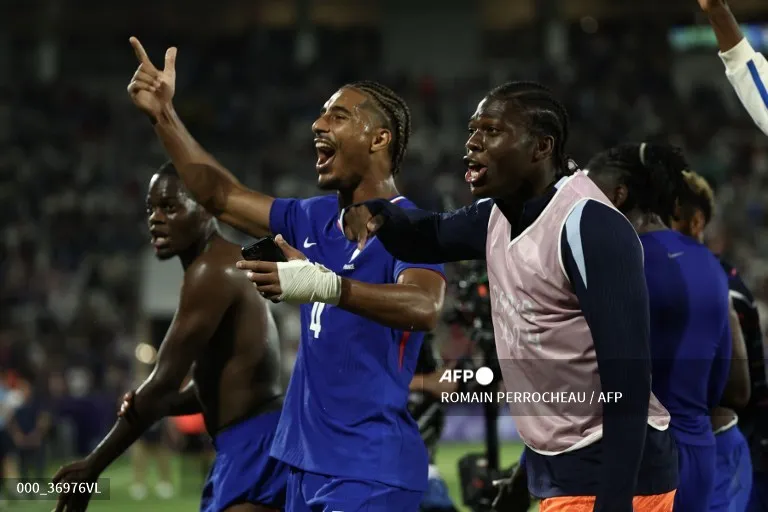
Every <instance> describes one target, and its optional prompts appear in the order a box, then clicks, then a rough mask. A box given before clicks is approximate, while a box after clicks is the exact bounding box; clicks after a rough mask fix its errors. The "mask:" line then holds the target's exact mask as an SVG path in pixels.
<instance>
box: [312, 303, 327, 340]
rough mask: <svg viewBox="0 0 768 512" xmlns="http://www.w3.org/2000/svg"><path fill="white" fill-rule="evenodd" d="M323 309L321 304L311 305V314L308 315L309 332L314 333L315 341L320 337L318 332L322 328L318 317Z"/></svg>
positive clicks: (323, 304) (323, 306) (323, 305)
mask: <svg viewBox="0 0 768 512" xmlns="http://www.w3.org/2000/svg"><path fill="white" fill-rule="evenodd" d="M324 309H325V303H323V302H314V303H312V313H310V318H309V330H310V331H312V332H313V333H315V339H317V338H319V337H320V331H321V330H322V328H323V327H322V325H320V315H322V314H323V310H324Z"/></svg>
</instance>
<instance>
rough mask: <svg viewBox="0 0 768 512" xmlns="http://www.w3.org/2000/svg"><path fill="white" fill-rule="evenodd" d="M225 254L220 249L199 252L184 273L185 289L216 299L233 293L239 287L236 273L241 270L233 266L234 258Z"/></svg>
mask: <svg viewBox="0 0 768 512" xmlns="http://www.w3.org/2000/svg"><path fill="white" fill-rule="evenodd" d="M226 256H227V255H226V254H222V253H221V251H208V252H206V253H204V254H201V255H200V257H198V258H197V259H196V260H195V261H194V263H192V265H190V266H189V268H188V269H187V271H186V272H185V273H184V289H185V291H187V292H188V293H195V294H198V293H199V294H204V295H206V296H208V297H209V298H211V299H213V298H215V299H217V300H221V299H222V298H225V297H226V296H227V295H234V294H235V293H236V291H237V289H238V288H239V284H238V281H239V279H238V277H239V276H238V275H237V273H242V271H240V270H238V269H237V268H236V267H235V263H237V261H236V260H235V259H233V258H231V257H229V258H227V257H226Z"/></svg>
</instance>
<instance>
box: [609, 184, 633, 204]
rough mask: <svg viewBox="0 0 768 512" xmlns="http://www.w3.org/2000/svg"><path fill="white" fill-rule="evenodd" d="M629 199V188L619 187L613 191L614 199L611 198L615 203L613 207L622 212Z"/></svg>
mask: <svg viewBox="0 0 768 512" xmlns="http://www.w3.org/2000/svg"><path fill="white" fill-rule="evenodd" d="M627 197H629V190H628V189H627V186H626V185H619V186H617V187H616V188H615V189H614V190H613V197H611V198H610V200H611V202H612V203H613V206H615V207H616V208H618V209H619V210H621V207H622V205H623V204H624V203H626V202H627Z"/></svg>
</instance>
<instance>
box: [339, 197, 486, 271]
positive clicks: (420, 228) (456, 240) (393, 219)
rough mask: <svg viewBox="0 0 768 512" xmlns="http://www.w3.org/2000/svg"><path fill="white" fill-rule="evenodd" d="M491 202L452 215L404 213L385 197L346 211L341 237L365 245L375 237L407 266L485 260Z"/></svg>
mask: <svg viewBox="0 0 768 512" xmlns="http://www.w3.org/2000/svg"><path fill="white" fill-rule="evenodd" d="M492 208H493V201H491V200H489V199H486V200H481V201H478V202H476V203H473V204H471V205H470V206H467V207H464V208H461V209H459V210H455V211H452V212H445V213H436V212H429V211H425V210H419V209H415V208H413V209H411V208H409V209H405V208H401V207H400V206H397V205H396V204H393V203H391V202H389V201H387V200H384V199H376V200H373V201H368V202H366V203H363V204H359V205H354V206H351V207H349V208H347V209H346V210H345V211H344V215H343V217H342V223H343V226H344V234H345V236H346V237H347V238H348V239H349V240H352V241H357V242H358V243H359V244H360V245H361V246H364V245H365V243H366V241H367V240H368V238H371V237H373V236H376V237H377V238H378V239H379V240H380V241H381V243H382V244H383V245H384V247H385V248H386V249H387V251H388V252H389V253H390V254H391V255H392V256H394V257H395V258H397V259H399V260H402V261H407V262H410V263H448V262H451V261H463V260H484V259H485V238H486V235H487V233H488V220H489V217H490V215H491V209H492Z"/></svg>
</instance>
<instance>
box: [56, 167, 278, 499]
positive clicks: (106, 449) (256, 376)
mask: <svg viewBox="0 0 768 512" xmlns="http://www.w3.org/2000/svg"><path fill="white" fill-rule="evenodd" d="M146 214H147V224H148V228H149V234H150V237H151V238H150V240H151V243H152V246H153V247H154V251H155V255H156V256H157V258H158V259H160V260H169V259H171V258H178V259H179V262H180V264H181V265H182V267H183V269H184V280H183V283H182V286H181V292H180V298H179V305H178V308H177V310H176V314H175V315H174V317H173V321H172V322H171V325H170V327H169V328H168V332H167V333H166V335H165V338H164V339H163V341H162V343H161V345H160V349H159V351H158V353H157V362H156V364H155V367H154V369H153V370H152V373H151V374H150V375H149V377H148V378H147V379H146V380H145V381H144V382H143V383H142V384H141V386H139V388H138V389H137V390H135V391H133V392H131V393H130V394H129V396H128V397H126V398H127V399H128V407H127V409H126V410H125V411H124V413H123V414H122V416H120V417H119V418H118V420H117V422H116V423H115V425H114V427H113V428H112V430H111V431H110V432H109V433H108V434H107V435H106V437H105V438H104V439H103V440H102V442H101V443H100V444H99V445H98V446H97V447H96V448H95V449H94V450H93V451H92V452H91V453H90V455H88V456H87V457H86V458H85V459H84V460H81V461H78V462H74V463H72V464H69V465H68V466H65V467H63V468H61V469H60V470H59V471H58V473H57V474H56V475H55V476H54V478H53V480H54V482H60V481H65V482H81V481H86V482H91V481H95V480H96V479H97V478H98V477H99V475H101V474H102V473H103V472H104V470H106V468H107V467H108V466H109V465H110V464H112V462H114V461H115V460H116V459H117V458H118V457H119V456H120V455H121V454H122V453H124V452H125V451H126V450H127V449H128V448H129V447H130V446H131V445H132V444H133V443H134V442H136V440H137V439H139V438H140V437H141V435H142V434H144V433H145V432H146V431H147V430H148V429H149V428H150V427H151V426H152V425H153V424H155V422H157V421H158V420H160V419H162V418H165V417H167V416H183V415H189V414H197V413H202V414H203V418H204V419H205V425H206V430H207V431H208V432H209V433H210V435H211V436H212V437H213V440H214V441H213V442H214V445H215V447H216V460H215V462H214V464H213V467H212V468H211V471H210V474H209V476H208V480H207V482H206V484H205V487H204V488H203V492H202V499H201V505H200V509H201V511H203V512H223V511H225V510H228V511H234V510H237V511H238V512H245V511H251V512H269V511H273V512H274V511H277V510H280V509H282V508H283V505H284V503H285V492H286V485H287V480H288V467H287V466H286V465H285V464H282V463H281V462H280V461H277V460H275V459H273V458H271V457H270V456H269V449H270V447H271V445H272V442H273V440H274V438H275V436H276V435H277V424H278V420H279V418H280V411H281V408H282V404H283V389H282V387H281V386H280V360H279V340H278V336H277V327H276V326H275V323H274V320H273V319H272V315H271V313H270V311H269V308H268V306H267V303H266V301H265V300H264V298H263V297H262V296H261V295H260V294H259V293H258V291H257V290H256V288H255V287H254V286H252V284H251V282H250V281H249V280H248V278H247V276H246V275H245V273H243V272H240V271H239V270H237V268H236V267H235V265H236V263H237V261H238V260H239V259H240V258H241V251H240V247H239V246H237V245H234V244H232V243H229V242H227V241H226V240H224V239H223V238H221V237H220V236H219V234H218V233H217V231H216V229H215V225H214V223H213V219H212V217H211V215H210V214H209V213H208V212H206V211H205V209H204V208H202V206H201V205H200V204H198V203H196V202H195V201H194V200H193V199H192V197H191V195H190V194H189V191H188V190H187V189H186V188H185V187H184V185H183V183H182V181H181V179H180V178H179V175H178V174H177V173H176V169H175V168H174V166H173V164H171V163H170V162H168V163H166V164H164V165H163V166H162V167H160V169H159V170H158V171H157V172H156V173H155V174H154V175H153V176H152V178H151V180H150V182H149V190H148V193H147V197H146ZM190 371H191V372H192V375H193V380H192V381H190V382H189V383H188V384H187V386H186V387H184V388H182V384H183V383H184V381H185V380H186V379H187V376H188V375H189V374H190ZM89 500H90V496H89V495H86V494H77V495H74V494H62V495H60V496H59V508H60V510H62V511H64V512H75V511H80V510H83V509H84V508H85V507H86V506H87V505H88V501H89Z"/></svg>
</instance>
